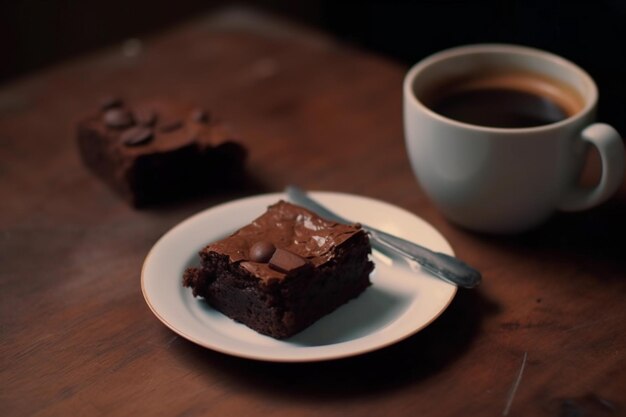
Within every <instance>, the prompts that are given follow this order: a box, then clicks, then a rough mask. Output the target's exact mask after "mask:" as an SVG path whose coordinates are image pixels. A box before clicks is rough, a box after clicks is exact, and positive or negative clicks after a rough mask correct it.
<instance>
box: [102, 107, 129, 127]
mask: <svg viewBox="0 0 626 417" xmlns="http://www.w3.org/2000/svg"><path fill="white" fill-rule="evenodd" d="M104 123H105V124H106V125H107V126H109V127H115V128H119V129H123V128H125V127H129V126H132V125H133V115H132V114H131V113H130V112H129V111H128V110H124V109H119V108H114V109H110V110H107V111H106V113H104Z"/></svg>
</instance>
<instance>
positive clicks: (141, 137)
mask: <svg viewBox="0 0 626 417" xmlns="http://www.w3.org/2000/svg"><path fill="white" fill-rule="evenodd" d="M152 138H153V133H152V129H149V128H147V127H141V126H137V127H133V128H132V129H128V130H126V131H124V132H123V133H122V135H121V136H120V140H121V141H122V143H123V144H124V145H126V146H138V145H143V144H144V143H148V142H149V141H150V140H152Z"/></svg>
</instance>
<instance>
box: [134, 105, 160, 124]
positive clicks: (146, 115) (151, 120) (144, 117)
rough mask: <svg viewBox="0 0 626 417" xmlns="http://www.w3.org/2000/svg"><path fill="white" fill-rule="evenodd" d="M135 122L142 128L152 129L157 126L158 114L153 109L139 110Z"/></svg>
mask: <svg viewBox="0 0 626 417" xmlns="http://www.w3.org/2000/svg"><path fill="white" fill-rule="evenodd" d="M135 120H136V121H137V123H138V124H140V125H142V126H148V127H152V126H154V125H155V124H156V121H157V114H156V112H155V111H154V110H151V109H138V110H137V111H136V112H135Z"/></svg>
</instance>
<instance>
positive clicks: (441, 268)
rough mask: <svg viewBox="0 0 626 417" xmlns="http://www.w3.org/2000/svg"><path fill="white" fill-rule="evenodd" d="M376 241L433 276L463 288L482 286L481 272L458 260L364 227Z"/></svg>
mask: <svg viewBox="0 0 626 417" xmlns="http://www.w3.org/2000/svg"><path fill="white" fill-rule="evenodd" d="M364 227H365V228H366V229H367V230H368V231H369V232H370V234H371V236H372V239H373V240H374V241H379V242H381V243H382V244H383V245H385V246H386V247H388V248H390V249H392V250H396V251H398V252H400V253H401V254H403V255H404V256H407V257H409V258H411V259H412V260H414V261H415V262H417V263H418V264H420V265H421V266H422V267H423V268H424V269H426V270H428V271H429V272H430V273H432V274H433V275H436V276H437V277H439V278H442V279H443V280H445V281H448V282H450V283H452V284H456V285H458V286H460V287H463V288H474V287H476V286H477V285H478V284H480V282H481V280H482V276H481V274H480V272H479V271H477V270H476V269H474V268H472V267H471V266H469V265H467V264H466V263H465V262H463V261H461V260H460V259H458V258H455V257H453V256H450V255H447V254H445V253H441V252H434V251H431V250H430V249H427V248H425V247H423V246H420V245H417V244H415V243H413V242H409V241H408V240H404V239H402V238H399V237H397V236H393V235H390V234H389V233H385V232H383V231H381V230H377V229H374V228H371V227H369V226H364Z"/></svg>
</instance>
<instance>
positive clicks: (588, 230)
mask: <svg viewBox="0 0 626 417" xmlns="http://www.w3.org/2000/svg"><path fill="white" fill-rule="evenodd" d="M619 197H621V198H614V199H612V200H610V201H609V202H608V203H606V204H604V205H602V206H600V207H597V208H594V209H592V210H588V211H583V212H576V213H558V214H556V215H555V216H554V217H553V218H552V219H550V220H549V221H548V222H547V223H546V224H545V225H543V226H541V227H539V228H538V229H536V230H533V231H530V232H527V233H524V234H519V235H515V236H481V238H482V239H484V241H485V242H487V243H489V244H493V245H497V246H498V247H499V248H503V249H505V250H512V251H516V252H519V253H521V254H524V253H526V254H527V255H528V256H532V257H540V258H542V259H545V260H546V261H565V262H567V261H571V262H576V263H577V264H581V265H585V264H586V263H589V266H590V267H593V268H598V269H606V270H609V271H615V270H620V269H621V270H622V271H624V270H626V256H624V255H625V253H624V246H625V245H624V241H625V240H626V196H622V195H620V196H619ZM621 276H622V277H624V275H623V274H621Z"/></svg>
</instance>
